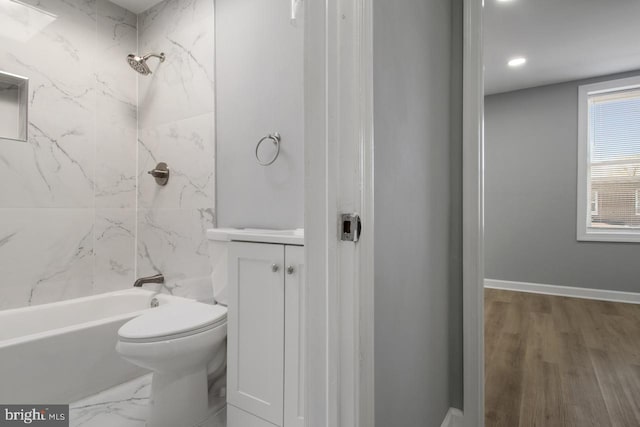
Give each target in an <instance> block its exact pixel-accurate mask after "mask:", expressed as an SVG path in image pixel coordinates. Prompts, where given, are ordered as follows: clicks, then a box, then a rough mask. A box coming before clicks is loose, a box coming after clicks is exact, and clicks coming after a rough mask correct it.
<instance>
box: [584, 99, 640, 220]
mask: <svg viewBox="0 0 640 427" xmlns="http://www.w3.org/2000/svg"><path fill="white" fill-rule="evenodd" d="M589 153H590V156H589V168H588V169H589V174H588V180H589V188H590V189H591V191H590V192H589V194H590V195H591V196H590V197H591V204H590V205H591V209H590V213H589V215H590V219H589V221H588V222H589V226H590V227H596V228H599V227H604V228H638V229H640V201H639V200H638V196H639V194H640V88H634V89H626V90H612V91H607V92H604V93H597V94H592V95H589Z"/></svg>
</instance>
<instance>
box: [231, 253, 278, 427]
mask: <svg viewBox="0 0 640 427" xmlns="http://www.w3.org/2000/svg"><path fill="white" fill-rule="evenodd" d="M284 273H285V266H284V247H283V246H282V245H269V244H259V243H237V242H232V243H231V244H230V245H229V277H228V279H229V307H228V337H227V340H228V341H227V342H228V347H227V348H228V350H227V370H228V395H227V401H228V402H229V403H230V404H232V405H235V406H237V407H238V408H241V409H243V410H245V411H247V412H249V413H251V414H254V415H256V416H258V417H261V418H262V419H264V420H267V421H269V422H271V423H273V424H276V425H279V426H281V425H282V418H283V393H284V391H283V377H284V373H283V366H284ZM230 427H241V426H230Z"/></svg>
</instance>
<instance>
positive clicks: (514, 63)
mask: <svg viewBox="0 0 640 427" xmlns="http://www.w3.org/2000/svg"><path fill="white" fill-rule="evenodd" d="M526 62H527V58H523V57H522V56H520V57H518V58H513V59H510V60H509V62H507V64H509V67H520V66H521V65H524V64H526Z"/></svg>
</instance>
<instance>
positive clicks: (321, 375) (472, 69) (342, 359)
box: [304, 0, 484, 427]
mask: <svg viewBox="0 0 640 427" xmlns="http://www.w3.org/2000/svg"><path fill="white" fill-rule="evenodd" d="M371 1H372V0H356V1H352V0H351V1H350V0H318V1H308V2H306V4H305V67H304V68H305V248H306V251H305V252H306V254H305V258H306V261H305V262H306V266H307V272H308V276H307V277H308V278H307V287H308V289H307V299H306V303H305V305H306V312H307V328H306V334H307V345H306V356H307V366H306V368H305V374H306V380H307V381H306V384H307V387H306V401H305V424H306V425H307V426H312V427H324V426H326V427H329V426H331V427H334V426H336V427H337V426H354V427H360V426H362V427H370V426H374V425H375V423H374V419H375V407H374V403H375V400H374V397H375V394H374V387H375V381H374V298H373V296H374V280H373V279H374V256H373V255H374V242H373V230H374V217H373V213H374V209H373V207H374V204H373V201H374V191H373V189H374V175H373V151H374V146H373V138H374V135H373V28H372V27H373V14H372V4H371ZM463 1H464V3H463V69H464V71H463V171H462V174H463V178H462V179H463V195H462V197H463V218H462V220H463V237H462V240H463V313H464V314H463V353H464V354H463V369H464V372H463V393H464V411H463V425H464V426H465V427H483V426H484V343H483V339H484V338H483V335H484V326H483V325H484V321H483V320H484V312H483V303H484V292H483V280H484V199H483V198H484V180H483V179H484V176H483V174H484V148H483V144H484V142H483V114H484V82H483V53H482V6H483V5H482V0H463ZM354 165H357V166H356V167H355V168H354ZM339 212H358V213H360V215H361V217H362V220H363V234H362V238H361V240H360V241H359V242H358V243H356V244H354V243H350V242H340V241H339V239H338V225H339V219H338V213H339ZM311 385H313V386H311Z"/></svg>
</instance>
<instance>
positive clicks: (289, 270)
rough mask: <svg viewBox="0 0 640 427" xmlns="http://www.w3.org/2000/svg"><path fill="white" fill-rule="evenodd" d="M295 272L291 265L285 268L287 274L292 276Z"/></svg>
mask: <svg viewBox="0 0 640 427" xmlns="http://www.w3.org/2000/svg"><path fill="white" fill-rule="evenodd" d="M295 271H296V269H295V268H294V267H293V265H290V266H289V267H287V274H293V273H294V272H295Z"/></svg>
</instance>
